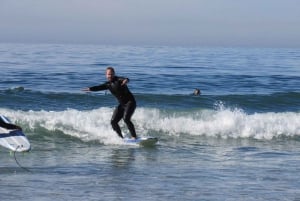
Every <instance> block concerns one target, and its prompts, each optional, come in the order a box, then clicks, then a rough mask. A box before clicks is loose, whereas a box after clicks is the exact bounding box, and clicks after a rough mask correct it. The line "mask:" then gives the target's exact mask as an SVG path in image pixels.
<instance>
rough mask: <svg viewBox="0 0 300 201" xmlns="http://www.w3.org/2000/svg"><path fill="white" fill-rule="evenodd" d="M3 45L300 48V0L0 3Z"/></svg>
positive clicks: (35, 0) (31, 0)
mask: <svg viewBox="0 0 300 201" xmlns="http://www.w3.org/2000/svg"><path fill="white" fill-rule="evenodd" d="M0 42H34V43H36V42H37V43H41V42H42V43H95V44H108V45H109V44H113V45H189V46H190V45H194V46H225V47H231V46H251V47H253V46H254V47H300V0H0Z"/></svg>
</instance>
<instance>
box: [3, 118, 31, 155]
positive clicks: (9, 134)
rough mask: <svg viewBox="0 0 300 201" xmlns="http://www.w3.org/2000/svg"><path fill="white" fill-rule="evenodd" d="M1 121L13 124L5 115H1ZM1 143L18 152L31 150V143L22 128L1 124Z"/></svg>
mask: <svg viewBox="0 0 300 201" xmlns="http://www.w3.org/2000/svg"><path fill="white" fill-rule="evenodd" d="M0 121H2V122H4V123H8V124H11V122H10V121H9V120H8V119H7V118H6V117H4V116H2V115H0ZM0 145H1V146H3V147H5V148H7V149H10V150H12V151H16V152H25V151H29V150H30V148H31V147H30V143H29V141H28V139H27V137H26V136H25V134H24V133H23V132H22V130H20V129H7V128H5V127H2V126H0Z"/></svg>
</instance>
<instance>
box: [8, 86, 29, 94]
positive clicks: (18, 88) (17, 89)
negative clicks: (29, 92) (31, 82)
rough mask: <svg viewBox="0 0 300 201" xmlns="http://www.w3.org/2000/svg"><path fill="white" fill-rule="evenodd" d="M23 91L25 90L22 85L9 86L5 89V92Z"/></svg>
mask: <svg viewBox="0 0 300 201" xmlns="http://www.w3.org/2000/svg"><path fill="white" fill-rule="evenodd" d="M23 91H25V87H22V86H16V87H11V88H9V89H6V90H5V92H6V93H18V92H23Z"/></svg>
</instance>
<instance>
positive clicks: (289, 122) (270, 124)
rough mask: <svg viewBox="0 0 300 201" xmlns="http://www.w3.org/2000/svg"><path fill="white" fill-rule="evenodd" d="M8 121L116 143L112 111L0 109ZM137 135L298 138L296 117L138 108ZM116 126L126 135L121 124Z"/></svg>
mask: <svg viewBox="0 0 300 201" xmlns="http://www.w3.org/2000/svg"><path fill="white" fill-rule="evenodd" d="M0 112H1V114H3V115H6V116H7V117H9V118H10V119H11V120H12V121H13V122H16V123H18V124H20V125H21V126H23V127H24V128H25V129H28V130H29V131H30V133H34V130H35V129H37V128H40V127H42V128H45V129H47V130H49V131H62V132H63V133H64V134H66V135H70V136H73V137H76V138H79V139H81V140H83V141H91V140H98V141H99V142H101V143H105V144H111V143H112V144H116V143H120V139H119V138H118V137H117V135H116V134H115V133H114V131H113V130H112V128H111V125H110V118H111V115H112V112H113V108H108V107H103V108H99V109H95V110H87V111H79V110H75V109H68V110H64V111H54V112H53V111H13V110H8V109H0ZM132 120H133V122H134V124H135V125H136V130H137V133H138V135H146V136H147V135H153V133H155V135H159V136H158V137H160V138H167V137H179V136H182V135H190V136H208V137H222V138H255V139H266V140H269V139H273V138H278V137H298V136H300V113H298V112H282V113H274V112H267V113H254V114H246V113H245V112H244V111H242V110H239V109H227V108H221V109H218V110H193V111H168V110H160V109H155V108H152V109H151V108H138V109H137V110H136V112H135V114H134V116H133V118H132ZM120 126H121V127H122V128H123V130H124V131H125V133H128V131H127V128H126V126H125V125H124V122H123V121H121V122H120Z"/></svg>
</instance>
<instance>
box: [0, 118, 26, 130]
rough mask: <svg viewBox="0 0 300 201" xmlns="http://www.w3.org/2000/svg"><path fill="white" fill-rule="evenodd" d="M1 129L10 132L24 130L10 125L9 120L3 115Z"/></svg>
mask: <svg viewBox="0 0 300 201" xmlns="http://www.w3.org/2000/svg"><path fill="white" fill-rule="evenodd" d="M0 127H2V128H5V129H8V130H22V128H21V127H20V126H17V125H15V124H12V123H8V122H7V119H6V118H5V117H4V116H2V115H0Z"/></svg>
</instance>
